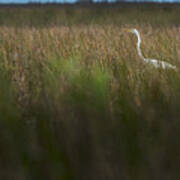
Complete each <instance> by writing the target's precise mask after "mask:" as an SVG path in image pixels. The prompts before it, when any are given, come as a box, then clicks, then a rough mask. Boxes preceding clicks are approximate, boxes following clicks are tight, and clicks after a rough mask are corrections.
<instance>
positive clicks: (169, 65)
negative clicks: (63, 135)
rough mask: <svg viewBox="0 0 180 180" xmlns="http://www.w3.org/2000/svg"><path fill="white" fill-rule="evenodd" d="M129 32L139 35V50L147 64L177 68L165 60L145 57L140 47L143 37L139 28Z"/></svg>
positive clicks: (140, 55) (156, 66) (164, 67)
mask: <svg viewBox="0 0 180 180" xmlns="http://www.w3.org/2000/svg"><path fill="white" fill-rule="evenodd" d="M127 31H128V32H131V33H133V34H135V35H136V36H137V52H138V55H139V57H140V58H141V59H142V60H143V61H144V62H145V63H147V64H152V65H153V66H154V67H155V68H162V69H166V68H170V69H177V67H176V66H174V65H172V64H170V63H167V62H165V61H159V60H156V59H149V58H144V57H143V55H142V53H141V49H140V45H141V37H140V34H139V32H138V30H137V29H128V30H127Z"/></svg>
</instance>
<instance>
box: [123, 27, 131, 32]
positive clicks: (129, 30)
mask: <svg viewBox="0 0 180 180" xmlns="http://www.w3.org/2000/svg"><path fill="white" fill-rule="evenodd" d="M123 31H125V32H128V33H130V32H131V31H132V29H129V28H123Z"/></svg>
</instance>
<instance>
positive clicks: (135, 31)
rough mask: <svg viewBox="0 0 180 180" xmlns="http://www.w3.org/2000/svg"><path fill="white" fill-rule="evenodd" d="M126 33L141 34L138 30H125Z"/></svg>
mask: <svg viewBox="0 0 180 180" xmlns="http://www.w3.org/2000/svg"><path fill="white" fill-rule="evenodd" d="M125 31H126V32H130V33H133V34H139V32H138V30H137V29H135V28H134V29H125Z"/></svg>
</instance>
